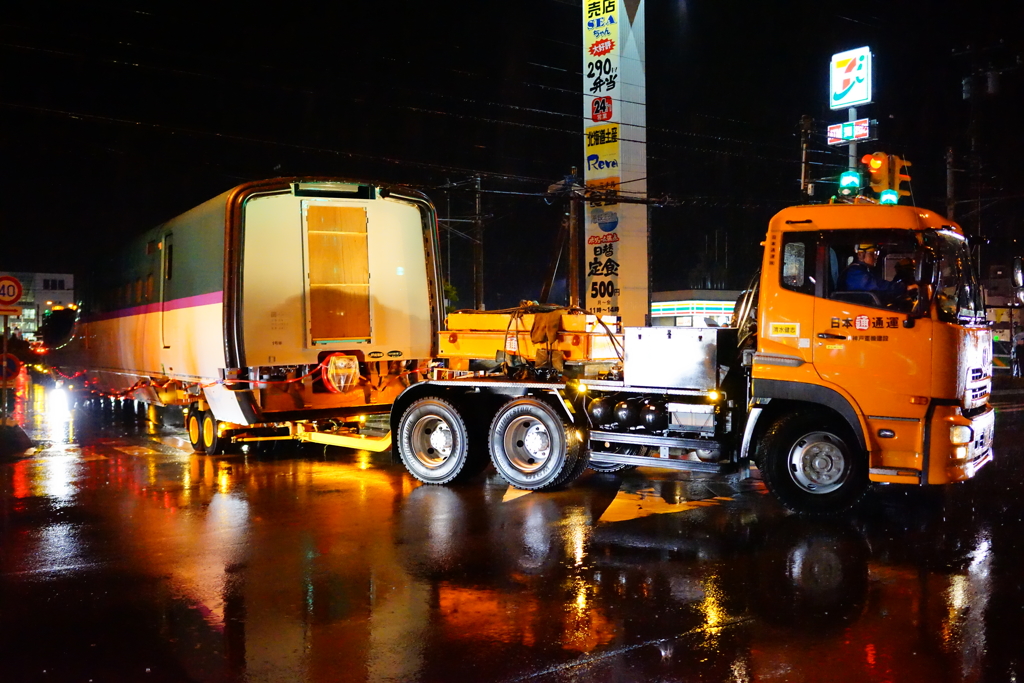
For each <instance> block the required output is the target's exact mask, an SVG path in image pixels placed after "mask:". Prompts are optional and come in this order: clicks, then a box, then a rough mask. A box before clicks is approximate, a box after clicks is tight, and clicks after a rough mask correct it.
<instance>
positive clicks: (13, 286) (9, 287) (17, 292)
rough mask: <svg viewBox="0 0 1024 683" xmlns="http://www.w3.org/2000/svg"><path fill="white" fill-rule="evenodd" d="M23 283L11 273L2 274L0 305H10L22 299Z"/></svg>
mask: <svg viewBox="0 0 1024 683" xmlns="http://www.w3.org/2000/svg"><path fill="white" fill-rule="evenodd" d="M21 293H22V289H21V283H20V282H19V281H18V278H16V277H12V276H10V275H3V276H0V306H9V305H11V304H16V303H18V302H19V301H21Z"/></svg>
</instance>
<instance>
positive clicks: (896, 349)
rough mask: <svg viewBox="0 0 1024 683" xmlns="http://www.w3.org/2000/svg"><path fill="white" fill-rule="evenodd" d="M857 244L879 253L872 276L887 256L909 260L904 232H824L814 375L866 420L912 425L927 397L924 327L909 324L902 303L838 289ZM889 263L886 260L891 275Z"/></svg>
mask: <svg viewBox="0 0 1024 683" xmlns="http://www.w3.org/2000/svg"><path fill="white" fill-rule="evenodd" d="M858 243H861V244H863V243H873V244H876V245H878V246H879V247H880V253H879V256H878V259H879V262H878V264H877V265H876V268H877V270H878V272H879V273H883V272H884V269H885V259H886V257H887V256H890V257H896V256H900V255H902V254H905V253H906V252H908V251H909V253H910V254H913V237H912V236H911V235H908V234H907V231H874V232H873V233H869V232H868V231H865V232H861V231H856V232H854V231H850V230H842V231H825V232H823V233H821V241H820V242H819V245H818V253H819V258H818V264H819V266H818V272H819V287H818V290H817V291H818V295H817V296H816V297H815V306H814V327H813V330H812V338H811V344H812V355H813V359H814V360H813V362H814V367H815V369H816V370H817V372H818V375H819V376H820V377H821V378H822V380H824V381H825V382H827V383H831V384H833V385H837V386H838V387H841V388H842V389H844V390H845V391H846V392H848V393H849V394H850V395H852V396H853V398H854V399H855V400H856V401H857V403H858V404H859V407H860V409H861V410H862V411H863V412H864V414H865V415H866V416H869V417H871V416H875V417H883V418H903V419H912V418H913V419H917V418H920V417H922V416H923V413H924V409H925V406H924V405H923V404H922V403H921V401H920V399H919V398H918V399H915V400H914V402H913V403H912V402H911V399H912V398H913V397H927V396H928V395H929V393H930V374H931V368H932V365H931V364H932V357H931V341H932V323H931V320H929V319H927V318H925V319H915V320H911V321H910V323H911V324H912V326H910V327H908V326H907V321H908V317H909V316H908V313H909V308H910V307H909V303H908V302H906V300H905V299H903V300H900V299H898V298H897V299H894V298H892V297H889V296H885V295H880V294H878V293H875V292H864V291H857V292H849V291H843V290H840V289H839V286H838V284H839V282H840V275H841V272H842V270H843V269H844V268H845V267H847V263H848V261H849V260H850V259H852V258H855V255H854V254H855V247H856V245H857V244H858ZM893 261H894V258H890V259H889V265H890V268H889V270H890V271H891V270H892V268H891V266H892V263H893Z"/></svg>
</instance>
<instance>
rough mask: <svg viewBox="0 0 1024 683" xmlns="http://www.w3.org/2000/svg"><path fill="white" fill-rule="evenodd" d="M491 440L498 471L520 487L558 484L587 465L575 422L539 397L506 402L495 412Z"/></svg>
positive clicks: (580, 471) (565, 481)
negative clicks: (576, 432) (574, 430)
mask: <svg viewBox="0 0 1024 683" xmlns="http://www.w3.org/2000/svg"><path fill="white" fill-rule="evenodd" d="M488 441H489V442H490V444H489V445H490V451H491V461H492V462H493V463H494V467H495V469H497V470H498V474H500V475H501V476H502V477H503V478H504V479H505V481H507V482H508V483H509V484H511V485H512V486H515V487H516V488H519V489H527V490H531V491H539V490H545V489H554V488H558V487H559V486H561V485H562V484H565V483H568V482H569V481H571V480H573V479H575V478H576V477H578V476H579V475H580V474H581V473H582V470H583V468H584V467H586V452H585V451H584V450H583V448H582V445H581V444H580V441H579V439H577V438H576V437H575V434H574V433H573V430H572V425H571V424H569V423H568V422H566V420H564V419H563V418H562V416H560V415H559V414H558V413H557V412H556V411H555V409H554V408H552V407H551V406H550V405H548V404H547V403H545V402H544V401H541V400H538V399H536V398H532V397H524V398H517V399H514V400H512V401H509V402H508V403H506V404H505V405H504V406H503V407H502V408H501V409H500V410H499V411H498V414H497V415H495V416H494V421H493V422H492V423H491V433H490V437H489V439H488Z"/></svg>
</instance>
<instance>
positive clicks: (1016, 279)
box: [1010, 256, 1024, 288]
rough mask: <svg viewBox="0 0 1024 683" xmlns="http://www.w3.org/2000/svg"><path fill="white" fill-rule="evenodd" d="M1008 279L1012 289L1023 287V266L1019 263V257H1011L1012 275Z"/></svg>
mask: <svg viewBox="0 0 1024 683" xmlns="http://www.w3.org/2000/svg"><path fill="white" fill-rule="evenodd" d="M1010 277H1011V279H1012V280H1013V286H1014V288H1020V287H1024V264H1022V263H1021V257H1020V256H1014V257H1013V274H1012V275H1011V276H1010Z"/></svg>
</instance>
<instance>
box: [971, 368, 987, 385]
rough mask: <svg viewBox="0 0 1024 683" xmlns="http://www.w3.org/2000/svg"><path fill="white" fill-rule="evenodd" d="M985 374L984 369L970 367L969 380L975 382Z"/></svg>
mask: <svg viewBox="0 0 1024 683" xmlns="http://www.w3.org/2000/svg"><path fill="white" fill-rule="evenodd" d="M984 376H985V371H984V370H982V369H981V368H971V381H972V382H977V381H978V380H980V379H981V378H983V377H984Z"/></svg>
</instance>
